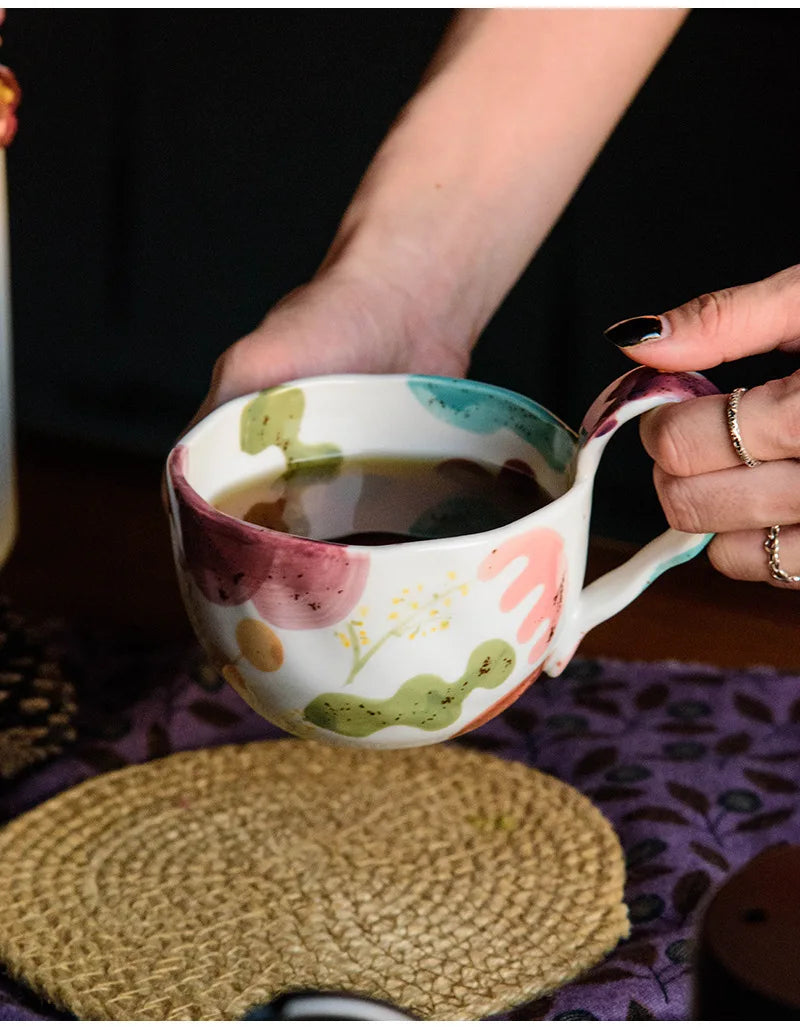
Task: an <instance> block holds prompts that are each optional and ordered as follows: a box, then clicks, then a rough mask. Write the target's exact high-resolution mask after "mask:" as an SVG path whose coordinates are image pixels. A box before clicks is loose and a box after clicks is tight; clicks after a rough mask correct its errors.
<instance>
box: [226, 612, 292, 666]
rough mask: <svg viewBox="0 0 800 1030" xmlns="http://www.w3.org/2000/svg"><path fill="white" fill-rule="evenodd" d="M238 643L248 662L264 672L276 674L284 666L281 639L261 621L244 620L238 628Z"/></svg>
mask: <svg viewBox="0 0 800 1030" xmlns="http://www.w3.org/2000/svg"><path fill="white" fill-rule="evenodd" d="M236 643H237V644H238V645H239V650H240V651H241V652H242V654H243V655H244V657H245V658H246V659H247V660H248V662H250V664H251V665H254V666H255V667H256V668H257V669H260V670H261V671H262V672H275V670H276V669H280V667H281V666H282V665H283V644H282V643H281V641H280V637H278V635H277V634H276V633H275V632H274V630H272V629H270V627H269V626H268V625H267V624H266V623H265V622H261V621H260V620H259V619H242V621H241V622H240V623H239V625H238V626H237V627H236Z"/></svg>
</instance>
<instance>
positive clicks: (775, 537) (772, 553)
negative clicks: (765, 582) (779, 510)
mask: <svg viewBox="0 0 800 1030" xmlns="http://www.w3.org/2000/svg"><path fill="white" fill-rule="evenodd" d="M780 539H781V527H780V526H770V527H769V529H768V530H767V539H766V540H765V541H764V549H765V551H766V552H767V554H768V555H769V571H770V574H771V575H772V578H773V579H776V580H777V581H778V582H779V583H800V576H791V575H790V574H789V573H788V572H786V570H785V569H783V568H782V567H781V545H780Z"/></svg>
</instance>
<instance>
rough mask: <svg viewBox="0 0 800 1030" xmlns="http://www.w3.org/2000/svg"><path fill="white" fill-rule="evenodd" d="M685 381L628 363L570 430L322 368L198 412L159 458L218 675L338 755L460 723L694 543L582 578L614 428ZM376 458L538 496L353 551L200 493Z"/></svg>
mask: <svg viewBox="0 0 800 1030" xmlns="http://www.w3.org/2000/svg"><path fill="white" fill-rule="evenodd" d="M716 392H717V391H716V388H715V387H714V386H712V385H711V383H709V381H708V380H707V379H705V378H704V377H703V376H701V375H698V374H697V373H659V372H655V371H653V370H652V369H648V368H636V369H633V370H632V371H630V372H629V373H627V374H626V375H624V376H622V377H621V378H620V379H618V380H617V381H616V382H614V383H613V384H612V385H611V386H610V387H608V389H606V390H605V391H604V392H603V394H602V395H601V396H600V397H599V398H598V399H597V401H595V403H594V404H593V405H592V407H591V408H590V410H589V411H588V413H587V415H586V418H585V419H584V422H583V425H582V427H581V430H580V433H578V434H576V433H575V432H574V431H573V430H571V429H570V428H568V427H567V426H566V425H564V423H563V422H561V421H560V420H559V419H558V418H556V417H555V416H554V415H552V414H551V413H550V412H548V411H547V410H545V409H544V408H542V407H541V406H540V405H539V404H537V403H535V402H534V401H532V400H528V399H527V398H525V397H523V396H520V395H519V394H516V393H513V392H511V391H509V390H505V389H501V388H498V387H494V386H487V385H484V384H482V383H477V382H473V381H470V380H461V379H448V378H442V377H437V376H420V375H332V376H320V377H316V378H311V379H305V380H298V381H296V382H292V383H287V384H285V385H282V386H279V387H276V388H274V389H270V390H266V391H263V392H261V393H258V394H251V395H249V396H246V397H241V398H238V399H236V400H232V401H229V402H228V403H227V404H225V405H223V406H222V407H220V408H218V409H217V410H216V411H214V412H212V413H211V414H210V415H208V416H207V417H206V418H205V419H203V420H202V421H201V422H200V423H198V424H197V425H196V426H194V427H193V428H192V429H191V430H190V431H189V432H188V433H187V434H186V435H185V436H184V437H183V438H182V439H181V440H180V441H179V442H178V444H177V445H176V446H175V447H174V448H173V450H172V451H171V453H170V455H169V457H168V460H167V476H166V478H167V488H168V495H169V506H170V523H171V531H172V541H173V551H174V556H175V563H176V568H177V574H178V578H179V581H180V585H181V590H182V594H183V598H184V601H185V604H186V609H187V612H188V614H189V617H190V620H191V622H192V625H193V627H194V630H195V632H196V634H197V636H198V638H199V640H200V642H201V643H202V645H203V646H204V648H205V649H206V651H207V653H208V654H209V656H210V658H211V660H212V661H213V662H214V663H215V665H216V666H217V667H218V668H219V670H220V671H221V673H222V675H223V676H224V677H225V679H226V680H227V681H228V683H230V684H231V686H232V687H234V688H235V689H236V690H237V691H238V692H239V693H240V694H241V695H242V696H243V697H244V698H245V700H246V701H247V702H248V703H249V704H250V705H251V706H252V707H253V708H254V709H255V710H256V711H257V712H259V713H260V714H261V715H263V716H264V717H265V718H266V719H268V720H269V721H270V722H272V723H275V724H276V725H278V726H280V727H282V728H283V729H285V730H287V731H289V732H290V733H293V734H295V735H297V736H300V737H311V738H316V739H318V740H323V741H327V742H330V743H336V744H344V745H350V746H356V747H371V748H402V747H414V746H418V745H422V744H432V743H436V742H438V741H441V740H445V739H447V738H450V737H453V736H456V735H458V734H461V733H464V732H466V731H468V730H471V729H474V728H475V727H477V726H480V725H481V724H482V723H484V722H486V721H487V720H488V719H491V718H492V717H493V716H495V715H496V714H497V713H499V712H500V711H502V710H503V709H504V708H505V707H506V706H507V705H509V704H511V703H512V702H513V701H514V700H515V699H516V698H517V697H519V696H520V694H521V693H522V692H523V691H524V690H525V689H526V688H527V687H529V686H530V685H531V684H532V683H533V682H534V681H535V680H536V679H537V677H538V676H539V675H540V673H541V672H542V671H544V672H546V673H547V674H548V675H550V676H557V675H558V674H559V673H560V672H561V671H562V670H563V669H564V667H565V665H566V664H567V662H568V661H569V659H570V658H571V657H572V655H573V654H574V652H575V650H576V648H577V646H578V644H579V643H580V641H581V639H582V637H583V636H584V634H585V633H587V632H588V631H589V630H590V629H592V628H593V627H594V626H596V625H597V624H598V623H600V622H602V621H604V620H605V619H608V618H610V617H611V616H612V615H614V614H616V613H617V612H618V611H620V609H622V608H623V607H625V606H626V605H627V604H628V603H629V602H631V601H632V600H633V599H634V598H635V597H637V596H638V594H639V593H641V591H642V590H643V589H644V588H645V587H647V586H648V585H649V584H650V583H651V582H652V581H653V580H654V579H655V578H656V577H657V576H658V575H660V574H661V573H662V572H664V571H665V570H666V569H668V568H670V567H671V566H673V565H677V564H679V563H680V562H683V561H686V560H687V559H689V558H691V557H693V556H694V555H695V554H697V553H698V552H699V551H700V550H701V549H702V548H703V547H704V546H705V544H706V543H707V542H708V540H709V539H710V535H701V534H687V533H682V532H678V531H676V530H672V529H669V530H667V531H666V532H664V533H663V534H662V535H661V536H659V537H657V538H656V539H655V540H653V541H651V543H649V544H648V545H646V546H645V547H644V548H642V550H640V551H638V552H637V553H636V554H635V555H634V556H633V557H632V558H630V559H629V560H628V561H626V562H625V563H624V564H623V565H621V566H620V567H619V568H617V569H614V570H612V571H611V572H609V573H607V574H606V575H604V576H602V577H601V578H600V579H598V580H596V581H595V582H594V583H592V584H591V585H590V586H588V587H585V588H584V587H583V578H584V571H585V566H586V557H587V549H588V542H589V518H590V512H591V499H592V485H593V481H594V476H595V472H596V470H597V467H598V463H599V461H600V456H601V454H602V453H603V450H604V448H605V446H606V444H607V443H608V441H609V439H610V438H611V436H612V434H613V433H614V431H615V430H616V428H617V427H618V426H619V425H621V424H622V423H623V422H626V421H628V420H629V419H631V418H634V417H635V416H638V415H640V414H641V413H642V412H645V411H648V410H650V409H651V408H655V407H657V406H659V405H661V404H667V403H671V402H675V401H680V400H683V399H686V398H688V397H698V396H701V395H703V394H709V393H716ZM342 455H345V456H357V455H372V456H375V455H385V456H398V455H399V456H403V457H406V458H407V457H409V456H416V457H422V456H426V455H427V456H429V457H431V458H441V459H449V458H454V457H455V458H460V459H470V460H472V461H477V462H481V463H486V464H488V465H490V466H495V467H497V468H502V467H503V466H506V465H507V463H512V467H517V468H519V467H521V465H520V463H524V466H526V467H527V469H528V470H529V471H530V472H531V474H532V475H534V476H535V477H536V479H537V480H538V482H539V483H540V484H541V486H542V487H543V488H544V489H545V490H546V491H547V492H548V493H549V494H550V495H551V496H552V497H553V498H554V499H553V500H552V501H551V502H550V503H548V504H546V505H545V506H544V507H541V508H539V509H538V510H536V511H533V512H531V514H528V515H525V516H524V517H522V518H520V519H518V520H516V521H514V522H511V523H510V524H507V525H503V526H502V527H501V528H499V529H492V530H489V531H484V532H477V533H472V534H468V535H460V536H453V537H447V538H444V539H430V540H421V541H413V542H404V543H395V544H389V545H385V546H360V545H343V544H340V543H330V542H325V541H321V540H317V539H310V538H305V537H300V536H295V535H291V534H289V533H285V532H279V531H277V530H274V529H267V528H263V527H260V526H256V525H252V524H250V523H247V522H244V521H240V520H239V519H236V518H233V517H231V516H229V515H226V514H223V513H222V512H220V511H219V510H217V509H216V508H215V507H214V506H213V505H212V503H211V501H212V499H214V498H216V497H218V496H219V495H220V494H221V493H223V492H224V491H226V490H229V489H231V488H232V487H234V486H235V485H236V484H239V483H243V482H246V481H248V480H252V479H254V478H255V477H258V476H267V477H271V476H274V477H278V476H280V475H281V474H282V473H284V472H285V471H286V470H287V468H289V469H290V468H292V467H296V464H297V463H299V462H302V461H308V460H319V459H323V458H332V457H336V456H342Z"/></svg>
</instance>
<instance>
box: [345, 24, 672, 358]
mask: <svg viewBox="0 0 800 1030" xmlns="http://www.w3.org/2000/svg"><path fill="white" fill-rule="evenodd" d="M684 16H685V12H684V11H682V10H677V9H648V10H625V9H618V10H590V9H582V10H581V9H574V10H543V9H529V10H513V9H512V10H508V9H492V10H478V11H475V10H468V11H464V12H462V13H461V14H459V15H458V16H457V18H456V19H455V21H454V23H453V26H452V27H451V29H450V31H449V32H448V34H447V36H446V37H445V39H444V41H443V43H442V46H441V47H440V50H439V52H438V53H437V54H436V56H435V57H434V60H433V62H432V64H431V67H430V69H429V72H428V74H427V75H426V77H425V79H424V80H423V83H422V85H421V86H420V89H419V90H418V91H417V93H416V94H415V96H414V97H413V98H412V100H411V101H410V102H409V104H408V105H407V106H406V108H405V109H404V110H403V111H402V112H401V114H400V116H399V118H398V119H397V121H396V123H395V124H394V126H393V127H392V129H391V131H390V132H389V134H388V135H387V137H386V140H385V141H384V143H383V145H382V146H381V148H380V149H379V151H378V152H377V154H376V156H375V159H374V160H373V162H372V164H371V165H370V167H369V169H368V170H367V173H366V175H365V177H364V179H363V180H362V182H361V184H360V186H359V188H358V190H357V192H356V195H355V197H354V199H353V201H352V203H351V205H350V207H349V208H348V210H347V212H346V214H345V216H344V219H343V221H342V225H341V228H340V231H339V233H338V234H337V237H336V239H335V241H334V244H333V246H332V248H331V251H330V253H329V255H328V258H327V260H326V266H327V267H330V266H331V265H332V264H335V265H338V266H339V267H344V268H347V269H349V270H351V271H352V270H355V271H356V272H357V273H360V274H364V273H367V274H373V275H380V276H381V277H383V278H385V279H386V280H387V281H389V282H391V283H392V285H393V286H394V287H395V288H396V289H397V290H398V291H400V292H401V293H402V292H404V293H406V294H407V295H408V298H409V300H410V301H411V302H412V304H413V303H419V304H421V306H422V307H423V308H424V309H425V310H426V311H427V312H428V315H427V318H428V324H429V329H431V328H432V331H434V332H437V331H439V332H446V333H448V334H455V335H456V336H458V337H460V338H461V339H463V340H464V342H465V343H466V344H468V345H471V344H472V342H474V340H475V338H476V337H477V335H478V334H479V333H480V331H481V330H482V328H483V327H484V325H485V323H486V322H487V321H488V320H489V318H490V317H491V315H492V314H493V312H494V311H495V309H496V308H497V306H498V305H499V303H500V302H501V300H502V299H503V297H504V296H505V294H506V293H507V291H508V290H509V289H510V287H511V286H512V285H513V283H514V282H515V281H516V279H517V278H518V276H519V275H520V273H521V272H522V270H523V269H524V267H525V266H526V265H527V263H528V262H529V261H530V259H531V257H532V255H533V254H534V253H535V251H536V249H537V247H538V246H539V245H540V243H541V242H542V241H543V239H544V238H545V237H546V235H547V233H548V232H549V231H550V229H551V227H552V226H553V224H554V222H555V221H556V220H557V218H558V217H559V215H560V213H561V211H562V210H563V208H564V207H565V205H566V204H567V202H568V201H569V199H570V197H571V196H572V194H573V192H574V191H575V189H576V188H577V186H578V185H579V183H580V181H581V180H582V178H583V177H584V175H585V174H586V171H587V170H588V168H589V166H590V165H591V163H592V161H593V160H594V158H595V156H596V154H597V153H598V151H599V150H600V149H601V147H602V146H603V144H604V142H605V141H606V139H607V138H608V136H609V134H610V133H611V131H612V130H613V128H614V126H615V125H616V123H617V122H618V120H619V118H620V117H621V115H622V114H623V112H624V111H625V109H626V107H627V105H628V104H629V103H630V101H631V99H632V98H633V96H634V95H635V94H636V92H637V90H638V88H639V86H640V85H641V83H642V82H643V81H644V79H645V78H646V77H647V75H648V74H649V72H650V70H651V68H652V67H653V65H654V64H655V62H656V61H657V60H658V58H659V56H660V55H661V53H662V51H663V50H664V48H665V47H666V46H667V44H668V43H669V41H670V39H671V38H672V36H673V34H674V33H675V31H676V30H677V28H678V27H679V25H680V24H681V22H682V20H683V18H684ZM437 326H438V328H437Z"/></svg>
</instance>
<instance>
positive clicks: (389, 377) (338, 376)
mask: <svg viewBox="0 0 800 1030" xmlns="http://www.w3.org/2000/svg"><path fill="white" fill-rule="evenodd" d="M367 380H370V381H375V380H380V381H383V382H387V381H389V382H390V381H394V382H408V381H409V380H412V381H417V382H422V383H424V382H439V383H454V384H458V385H464V384H466V387H467V389H469V390H474V392H475V393H490V394H493V395H499V396H501V397H504V398H507V399H508V400H509V401H511V402H513V403H514V404H516V405H517V407H520V408H523V409H525V410H527V411H529V412H530V413H531V414H533V415H534V416H535V417H536V418H538V419H542V420H543V421H546V422H548V423H550V424H551V425H553V426H555V427H557V428H558V429H559V430H560V431H562V432H564V433H565V434H566V435H567V436H568V437H569V439H570V441H571V443H572V446H573V449H574V453H577V450H578V448H579V446H580V436H579V434H578V433H576V432H575V430H574V429H572V428H571V427H570V426H568V425H567V423H566V422H564V420H563V419H560V418H559V417H558V416H557V415H555V414H553V412H552V411H550V410H549V409H548V408H545V407H544V405H542V404H540V403H539V402H538V401H534V400H533V399H532V398H530V397H526V396H525V395H524V394H521V393H518V392H517V391H515V390H511V389H509V388H508V387H505V386H495V385H494V384H492V383H484V382H482V381H481V380H478V379H468V378H459V377H456V376H440V375H433V374H427V373H417V372H377V373H371V372H341V373H339V372H333V373H330V374H322V375H316V376H305V377H302V378H299V379H290V380H287V381H286V382H284V383H278V384H276V385H275V386H270V387H265V388H264V389H263V390H253V391H250V392H249V393H246V394H241V395H239V396H238V397H232V398H231V399H230V400H227V401H225V402H224V403H223V404H220V405H219V406H218V407H216V408H214V410H213V411H210V412H209V413H208V414H207V415H205V416H204V417H203V418H202V419H201V420H200V421H199V422H198V423H196V424H195V425H193V426H192V427H191V428H190V429H188V430H187V431H186V432H185V433H184V434H183V435H182V436H181V437H180V438H179V439H178V440H176V441H175V443H174V444H173V445H172V447H171V448H170V450H169V453H168V454H167V458H166V477H167V482H168V483H169V484H170V486H171V488H172V490H173V491H175V492H177V485H176V483H175V475H174V474H173V469H172V466H173V463H174V461H175V457H176V454H177V452H178V450H179V448H180V449H186V448H188V446H189V445H190V444H191V443H192V441H193V440H194V439H195V438H199V437H200V436H201V435H202V434H203V433H204V432H207V431H208V430H209V427H210V426H211V425H213V423H214V422H215V421H218V420H219V419H221V418H222V417H224V413H225V412H227V411H228V410H229V409H230V408H232V407H233V406H235V405H241V406H242V407H244V406H246V405H247V404H249V403H250V402H251V401H253V400H255V399H256V398H257V397H260V396H262V395H263V394H265V393H272V392H275V391H280V390H284V389H295V388H298V387H305V386H307V385H309V384H317V383H332V382H334V381H335V382H337V383H347V382H354V383H363V382H365V381H367ZM363 453H364V454H366V453H368V452H363ZM573 457H574V454H573ZM178 475H179V477H180V479H182V480H183V483H184V484H185V489H186V491H188V493H189V495H190V497H191V499H192V500H193V502H194V506H195V508H196V509H199V510H200V511H202V513H203V515H204V517H206V518H211V519H212V520H213V521H214V522H216V523H218V524H219V525H220V526H221V527H227V528H229V529H231V530H236V531H237V532H238V533H242V532H244V533H246V534H247V535H248V536H251V537H252V535H253V533H256V534H257V535H258V536H259V537H260V536H262V535H263V534H266V535H267V537H270V536H276V537H278V538H279V539H280V540H294V541H297V542H298V543H301V544H313V545H314V546H318V547H338V548H341V547H347V548H352V549H355V550H357V551H365V552H367V553H369V554H374V552H375V551H380V552H381V553H382V554H383V553H384V552H387V551H388V552H394V551H396V550H397V548H406V549H408V548H412V547H414V548H420V549H429V548H431V547H436V548H439V549H441V548H442V547H452V546H462V547H463V546H465V545H466V544H468V543H472V542H476V543H477V542H479V541H480V540H481V539H482V538H486V537H489V536H491V535H493V534H496V533H498V532H502V531H505V530H507V529H510V528H511V527H512V526H517V525H520V524H521V523H524V522H526V521H527V520H529V519H531V518H533V517H535V516H537V515H539V514H540V513H541V512H543V511H547V512H550V511H552V509H553V507H554V506H555V505H558V504H559V502H561V501H563V500H564V498H566V497H567V496H568V495H569V494H570V493H571V492H572V488H573V486H574V485H575V480H574V477H571V481H570V483H569V486H568V487H567V488H566V490H564V492H563V493H560V494H559V495H558V496H556V497H554V498H553V499H552V500H551V501H549V502H548V503H547V504H545V505H543V506H542V507H541V508H537V509H535V510H534V511H531V512H528V514H527V515H522V516H520V518H518V519H514V520H512V521H511V522H507V523H504V524H503V525H502V526H498V527H495V528H494V529H486V530H481V531H480V532H477V533H461V534H459V535H457V536H445V537H435V538H431V539H419V540H404V541H400V542H397V543H391V544H380V545H376V544H356V543H352V544H351V543H340V542H337V541H333V540H317V539H315V538H314V537H307V536H301V535H300V534H297V533H288V532H286V531H285V530H280V529H272V528H270V527H269V526H259V525H256V524H254V523H251V522H246V521H245V520H244V519H240V518H237V517H236V516H235V515H228V514H226V513H225V512H222V511H220V510H219V509H218V508H216V507H214V505H213V504H211V502H210V501H209V500H207V499H206V498H205V497H203V495H202V494H201V493H200V492H199V491H198V490H196V489H195V487H194V486H193V485H192V484H191V483H190V482H189V479H188V478H187V476H186V474H185V473H184V472H179V473H178ZM187 500H188V498H187Z"/></svg>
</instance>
